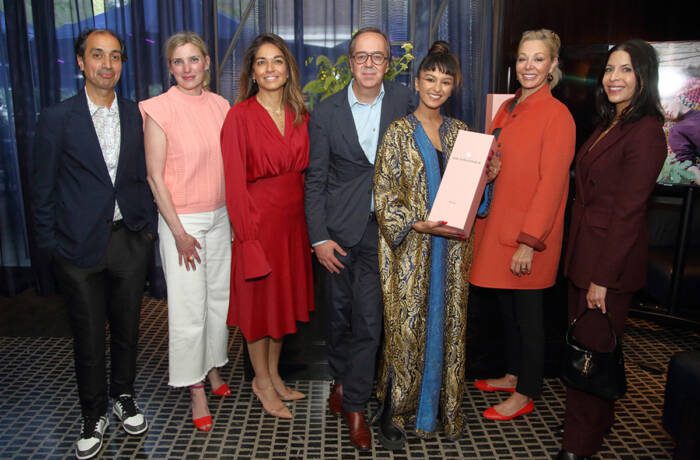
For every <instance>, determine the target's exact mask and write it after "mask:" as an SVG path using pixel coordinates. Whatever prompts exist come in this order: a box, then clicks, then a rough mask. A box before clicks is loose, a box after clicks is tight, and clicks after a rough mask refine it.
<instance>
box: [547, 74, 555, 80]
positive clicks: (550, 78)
mask: <svg viewBox="0 0 700 460" xmlns="http://www.w3.org/2000/svg"><path fill="white" fill-rule="evenodd" d="M552 80H554V75H552V74H551V73H548V74H547V81H552Z"/></svg>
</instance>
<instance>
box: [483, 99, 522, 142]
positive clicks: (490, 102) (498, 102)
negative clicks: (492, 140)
mask: <svg viewBox="0 0 700 460" xmlns="http://www.w3.org/2000/svg"><path fill="white" fill-rule="evenodd" d="M513 97H515V94H495V93H492V94H487V95H486V123H484V126H485V129H484V132H485V133H489V132H491V123H493V119H494V118H495V117H496V113H498V109H500V108H501V106H502V105H503V103H504V102H505V101H507V100H508V99H511V98H513Z"/></svg>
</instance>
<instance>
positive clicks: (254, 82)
mask: <svg viewBox="0 0 700 460" xmlns="http://www.w3.org/2000/svg"><path fill="white" fill-rule="evenodd" d="M252 80H253V84H254V85H257V84H258V82H257V81H255V77H253V78H252Z"/></svg>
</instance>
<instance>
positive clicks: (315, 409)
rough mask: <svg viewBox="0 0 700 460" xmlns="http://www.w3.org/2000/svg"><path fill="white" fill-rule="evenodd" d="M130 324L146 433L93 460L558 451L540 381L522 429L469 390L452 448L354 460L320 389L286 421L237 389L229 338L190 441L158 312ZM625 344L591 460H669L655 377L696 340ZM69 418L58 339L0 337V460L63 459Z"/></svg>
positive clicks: (116, 440)
mask: <svg viewBox="0 0 700 460" xmlns="http://www.w3.org/2000/svg"><path fill="white" fill-rule="evenodd" d="M142 318H143V319H142V327H141V342H140V353H139V358H138V372H139V373H138V378H137V382H136V383H137V391H138V393H139V403H140V405H141V406H142V408H143V409H144V410H145V412H146V414H147V416H148V419H149V421H150V423H151V429H150V430H149V431H148V433H147V434H145V435H144V436H142V437H130V436H126V435H125V433H124V432H123V431H121V430H120V429H117V425H116V420H115V419H114V417H112V418H111V419H110V427H109V428H108V431H107V435H106V442H105V444H106V446H105V448H104V449H103V451H102V454H101V456H102V458H105V459H107V458H120V459H121V458H137V459H140V458H154V459H155V458H157V459H160V458H211V459H214V458H237V459H266V458H270V459H286V458H290V459H353V458H380V459H453V458H475V459H510V458H528V459H546V458H551V457H552V455H554V454H555V453H556V452H557V450H558V449H559V439H558V437H557V435H556V434H555V433H554V432H553V431H552V427H555V426H556V425H558V424H559V423H560V417H561V415H562V413H563V409H564V400H563V396H564V389H563V387H562V385H561V383H560V382H559V381H558V380H556V379H547V380H546V381H545V386H544V392H543V395H542V398H541V400H540V401H538V403H537V406H536V411H535V412H534V413H533V414H532V415H530V416H527V417H525V418H522V419H519V420H516V421H512V422H505V423H497V422H491V421H488V420H485V419H483V418H482V417H481V416H480V415H479V414H480V413H481V412H482V411H483V410H484V409H485V408H486V407H488V406H489V405H491V404H493V403H495V402H497V401H498V400H499V398H500V397H501V396H499V395H494V394H484V393H481V392H479V391H477V390H475V389H473V388H470V389H469V394H468V395H467V397H466V398H465V401H464V411H465V413H466V414H467V415H468V427H467V430H466V432H465V436H464V437H463V438H462V439H461V440H460V441H459V442H451V441H449V440H447V439H444V438H441V437H437V438H435V439H432V440H428V441H425V440H421V439H418V438H416V437H415V436H409V439H408V443H407V445H406V448H405V449H404V450H403V451H400V452H394V453H391V452H387V451H383V450H381V449H380V448H379V446H378V444H377V443H376V440H375V445H374V447H373V449H372V451H370V452H366V453H358V452H356V451H355V450H354V449H353V448H352V447H351V446H350V445H349V443H348V442H347V441H346V437H347V433H346V431H345V429H344V427H343V425H342V424H341V423H340V420H339V419H337V418H335V417H333V416H331V415H329V414H328V413H327V412H326V410H325V400H326V398H327V396H328V382H326V381H322V380H314V381H297V382H291V383H293V384H294V385H295V386H296V388H297V389H299V390H301V391H303V392H305V393H306V394H307V395H308V396H309V397H308V399H306V400H304V401H300V402H296V403H295V404H294V405H293V411H294V414H295V416H294V419H293V421H291V422H290V421H281V420H277V419H274V418H272V417H271V416H268V415H265V414H264V413H263V411H262V409H261V407H260V405H259V404H258V403H257V402H256V401H255V400H254V398H253V397H252V392H251V390H250V384H249V383H248V382H246V381H244V376H243V375H244V371H243V368H244V366H243V356H242V350H243V347H242V338H241V336H240V334H239V333H237V332H236V333H233V334H232V335H231V341H230V363H229V364H228V365H227V366H226V367H225V368H224V370H223V374H224V376H225V377H226V378H227V379H228V381H229V383H230V384H231V386H232V388H233V390H234V394H233V397H230V398H224V399H214V398H212V399H211V400H210V408H211V411H212V415H213V417H214V421H215V422H214V423H215V426H214V429H213V430H212V431H211V432H210V433H199V432H196V431H195V430H193V429H192V427H191V422H190V421H189V417H190V413H189V398H188V394H187V392H185V391H182V390H180V389H172V388H169V387H168V386H167V384H166V383H167V366H168V362H167V327H166V324H167V312H166V307H165V304H164V302H162V301H158V300H154V299H150V298H146V299H145V300H144V307H143V314H142ZM625 343H626V350H625V351H626V358H627V371H628V379H629V385H630V388H631V391H630V392H629V393H628V396H627V397H626V398H625V399H623V400H622V402H621V403H620V405H619V410H618V413H617V422H616V424H615V427H614V430H613V432H612V433H611V434H610V435H609V437H608V438H607V440H606V444H605V447H604V449H603V451H601V452H600V454H599V458H602V459H663V458H670V457H671V455H672V449H673V444H672V442H671V439H670V438H669V436H668V435H667V434H666V433H665V431H664V430H663V428H662V427H661V424H660V420H661V410H662V404H663V390H664V385H665V380H666V376H665V369H666V366H667V364H668V360H669V358H670V356H671V355H672V354H673V353H675V352H677V351H680V350H685V349H691V348H700V334H698V333H697V332H694V331H692V330H689V329H683V328H673V329H671V328H665V327H662V326H659V325H656V324H655V323H651V322H648V321H644V320H640V319H633V320H632V321H631V322H630V327H629V329H628V333H627V337H626V342H625ZM375 407H376V405H374V404H373V405H372V407H371V408H372V409H374V408H375ZM79 413H80V411H79V407H78V400H77V392H76V389H75V377H74V373H73V363H72V341H71V339H70V338H66V337H0V458H2V459H5V458H64V457H71V456H72V452H73V443H74V441H75V438H76V435H77V433H78V431H79V429H80V428H79V422H78V418H79Z"/></svg>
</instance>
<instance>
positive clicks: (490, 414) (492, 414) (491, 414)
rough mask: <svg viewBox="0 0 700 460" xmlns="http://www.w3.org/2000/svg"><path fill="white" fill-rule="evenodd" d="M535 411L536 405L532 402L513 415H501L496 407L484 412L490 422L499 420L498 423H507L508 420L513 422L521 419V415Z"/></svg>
mask: <svg viewBox="0 0 700 460" xmlns="http://www.w3.org/2000/svg"><path fill="white" fill-rule="evenodd" d="M533 410H535V403H534V402H532V401H530V402H529V403H527V404H525V405H524V406H523V407H522V409H520V410H519V411H517V412H516V413H514V414H512V415H503V414H500V413H499V412H498V411H497V410H496V409H495V408H494V406H491V407H489V408H488V409H486V410H485V411H484V417H485V418H487V419H489V420H498V421H500V422H504V421H507V420H513V419H514V418H516V417H520V416H521V415H526V414H529V413H530V412H532V411H533Z"/></svg>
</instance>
